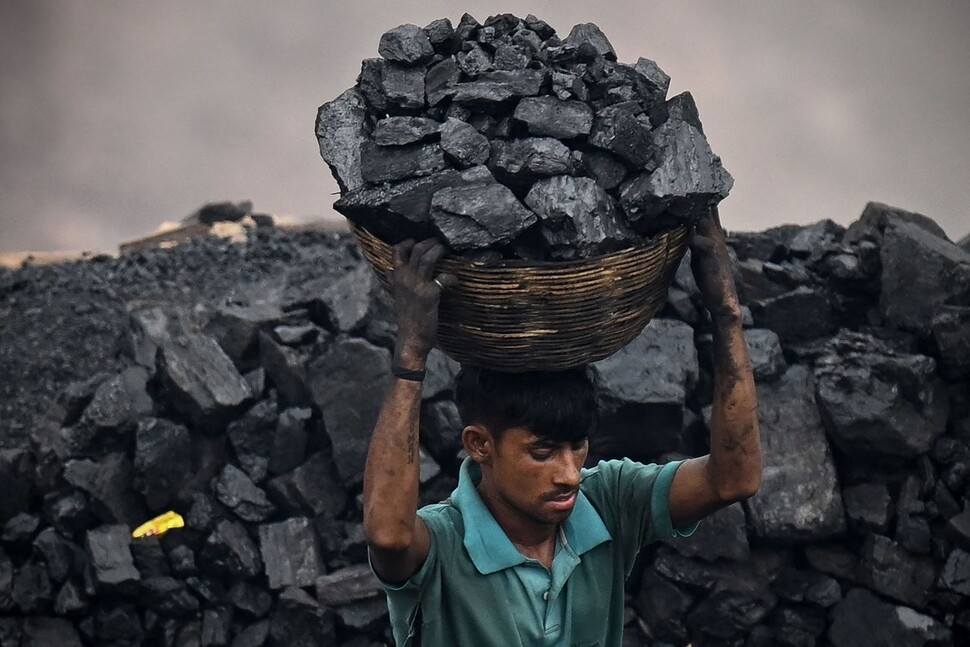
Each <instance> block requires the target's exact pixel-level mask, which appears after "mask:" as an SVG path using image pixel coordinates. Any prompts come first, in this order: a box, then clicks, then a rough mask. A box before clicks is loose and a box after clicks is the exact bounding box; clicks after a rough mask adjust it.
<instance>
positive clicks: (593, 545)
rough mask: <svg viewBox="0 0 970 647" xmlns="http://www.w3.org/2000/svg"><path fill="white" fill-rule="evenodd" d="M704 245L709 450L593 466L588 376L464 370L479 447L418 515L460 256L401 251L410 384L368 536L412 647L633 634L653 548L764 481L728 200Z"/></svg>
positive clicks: (389, 415)
mask: <svg viewBox="0 0 970 647" xmlns="http://www.w3.org/2000/svg"><path fill="white" fill-rule="evenodd" d="M690 245H691V253H692V270H693V273H694V276H695V279H696V281H697V285H698V288H699V289H700V291H701V294H702V296H703V298H704V303H705V305H706V306H707V309H708V310H709V311H710V314H711V320H712V328H713V336H714V398H713V411H712V417H711V443H710V445H711V451H710V454H708V455H706V456H702V457H699V458H692V459H688V460H685V461H674V462H671V463H668V464H666V465H663V466H658V465H642V464H640V463H635V462H633V461H630V460H628V459H625V460H622V461H605V462H600V463H599V465H597V466H596V467H594V468H592V469H588V470H587V469H583V464H584V463H585V460H586V455H587V452H588V443H587V435H588V433H589V431H590V429H591V428H592V426H593V424H594V422H595V401H594V400H593V391H592V385H591V384H590V381H589V379H588V378H587V374H586V370H585V369H575V370H572V371H565V372H561V373H549V374H529V375H519V376H516V375H511V374H501V373H495V372H491V371H483V370H478V369H474V368H468V367H466V368H463V369H462V372H461V373H460V374H459V376H458V378H457V380H456V395H455V398H456V403H457V404H458V406H459V412H460V413H461V416H462V422H463V424H464V425H465V427H464V430H463V432H462V442H463V444H464V447H465V450H466V451H467V452H468V456H469V457H468V458H467V459H466V460H465V461H464V463H463V464H462V467H461V474H460V477H459V485H458V488H457V489H456V490H455V492H454V494H453V495H452V496H451V498H450V499H449V500H448V501H446V502H444V503H442V504H438V505H433V506H427V507H425V508H422V509H421V510H420V511H419V510H418V509H417V505H418V414H419V409H420V404H421V384H420V380H421V378H422V377H423V371H424V366H425V361H426V358H427V355H428V353H429V352H430V350H431V348H432V347H433V345H434V342H435V337H436V333H437V315H438V301H439V297H440V293H441V291H442V290H443V289H447V288H448V287H449V286H451V285H454V284H455V278H454V277H453V276H450V275H446V274H441V275H438V276H437V277H435V276H434V267H435V264H436V263H437V262H438V260H439V259H440V258H441V256H442V255H443V254H444V249H443V247H442V246H441V245H440V244H438V243H436V242H435V241H433V240H426V241H422V242H419V243H417V244H415V243H414V242H413V241H406V242H404V243H401V244H400V245H398V246H396V247H395V248H394V273H393V292H394V301H395V309H396V313H397V318H398V326H399V329H398V339H397V346H396V349H395V353H394V373H395V375H396V376H397V379H396V380H395V381H394V383H393V385H392V387H391V389H390V393H388V395H387V398H386V401H385V403H384V406H383V408H382V410H381V414H380V416H379V418H378V421H377V425H376V427H375V429H374V435H373V438H372V440H371V446H370V451H369V454H368V457H367V466H366V469H365V472H364V530H365V533H366V536H367V542H368V546H369V548H370V560H371V565H372V567H373V569H374V572H375V573H376V574H377V576H378V577H379V578H380V579H381V580H382V581H383V583H384V585H385V587H386V589H387V591H388V604H389V608H390V612H391V623H392V627H393V632H394V638H395V640H396V641H397V643H398V644H399V645H413V644H419V642H420V644H423V645H424V646H425V647H429V646H437V645H449V646H452V645H469V646H474V647H485V646H490V645H495V646H502V647H507V646H510V645H515V646H519V645H521V646H523V647H525V646H532V645H579V646H587V645H601V646H607V645H620V642H621V640H622V628H623V593H624V590H623V586H624V582H625V579H626V577H627V576H628V575H629V572H630V569H631V568H632V565H633V561H634V559H635V557H636V554H637V552H638V551H639V550H640V549H641V548H642V547H643V546H644V545H646V544H647V543H649V542H650V541H652V540H654V539H658V538H662V537H675V536H686V535H689V534H690V533H691V532H693V529H694V527H695V524H696V523H697V522H698V521H699V520H700V519H702V518H704V517H706V516H707V515H709V514H711V513H712V512H714V511H716V510H718V509H720V508H722V507H724V506H727V505H730V504H731V503H734V502H736V501H741V500H743V499H746V498H748V497H750V496H752V495H753V494H754V493H755V492H756V491H757V489H758V485H759V483H760V480H761V444H760V437H759V430H758V418H757V401H756V395H755V387H754V379H753V376H752V373H751V367H750V362H749V360H748V355H747V348H746V346H745V342H744V336H743V334H742V331H741V310H740V305H739V303H738V298H737V293H736V290H735V286H734V280H733V277H732V273H731V264H730V259H729V257H728V253H727V247H726V245H725V242H724V231H723V229H722V228H721V225H720V221H719V219H718V215H717V211H716V210H711V212H710V213H709V214H707V215H705V216H704V217H703V218H702V219H701V220H700V221H699V223H698V225H697V227H696V231H695V233H694V235H693V237H692V239H691V243H690ZM644 433H649V429H645V430H644Z"/></svg>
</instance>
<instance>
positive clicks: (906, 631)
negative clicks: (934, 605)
mask: <svg viewBox="0 0 970 647" xmlns="http://www.w3.org/2000/svg"><path fill="white" fill-rule="evenodd" d="M828 638H829V640H830V641H831V642H832V644H833V645H835V647H862V645H899V646H900V647H902V646H903V645H907V646H909V645H912V646H913V647H917V646H922V645H930V644H948V643H949V642H950V639H951V633H950V630H949V629H947V628H946V627H945V626H944V625H943V624H942V623H940V622H939V621H938V620H936V619H935V618H932V617H931V616H928V615H924V614H922V613H919V612H917V611H914V610H913V609H911V608H908V607H901V606H896V605H893V604H889V603H887V602H884V601H882V600H880V599H879V598H878V597H876V596H875V595H873V594H872V593H870V592H869V591H867V590H865V589H852V590H851V591H849V593H848V595H846V596H845V599H844V600H843V601H842V602H840V603H839V604H837V605H836V606H835V607H834V609H833V612H832V625H831V627H830V628H829V632H828Z"/></svg>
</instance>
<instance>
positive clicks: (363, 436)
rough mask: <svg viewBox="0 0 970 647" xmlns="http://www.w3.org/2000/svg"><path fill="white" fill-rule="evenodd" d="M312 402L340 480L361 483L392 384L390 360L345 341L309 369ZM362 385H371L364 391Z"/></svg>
mask: <svg viewBox="0 0 970 647" xmlns="http://www.w3.org/2000/svg"><path fill="white" fill-rule="evenodd" d="M308 371H309V373H310V378H309V383H310V389H311V391H312V393H313V400H314V403H315V404H316V405H317V406H318V407H319V408H320V411H321V412H322V413H323V423H324V426H325V427H326V430H327V434H328V435H329V437H330V440H331V442H332V443H333V452H334V461H335V463H336V465H337V472H338V474H339V475H340V478H341V479H342V480H343V481H344V482H345V483H347V484H348V485H349V484H358V483H360V482H361V479H362V475H363V471H364V462H365V460H366V458H367V449H368V447H369V445H370V437H371V432H372V431H373V430H374V425H375V424H376V423H377V416H378V414H379V413H380V409H381V405H382V403H383V400H384V394H385V392H386V391H387V389H388V388H389V387H390V383H391V356H390V353H389V352H388V351H386V350H385V349H383V348H377V347H375V346H372V345H371V344H368V343H367V342H366V341H363V340H361V339H341V340H337V341H336V342H335V343H334V345H333V346H332V347H331V348H330V349H329V350H328V351H327V352H326V353H325V354H324V355H322V356H321V357H320V358H318V359H317V360H314V362H313V363H312V364H311V365H310V366H309V368H308ZM359 384H368V385H369V388H367V389H365V390H361V389H360V388H359V387H358V385H359Z"/></svg>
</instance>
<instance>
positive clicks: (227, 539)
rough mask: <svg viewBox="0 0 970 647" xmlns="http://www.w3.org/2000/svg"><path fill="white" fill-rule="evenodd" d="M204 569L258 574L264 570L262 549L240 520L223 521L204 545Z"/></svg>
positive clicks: (247, 575)
mask: <svg viewBox="0 0 970 647" xmlns="http://www.w3.org/2000/svg"><path fill="white" fill-rule="evenodd" d="M202 563H203V564H204V568H206V569H212V570H213V571H215V572H217V573H222V574H225V575H229V576H233V577H256V576H257V575H259V574H260V573H262V572H263V563H262V560H261V559H260V556H259V551H258V550H257V548H256V545H255V544H254V543H253V540H252V539H250V537H249V534H248V533H247V532H246V528H245V527H244V526H243V525H242V524H240V523H239V522H238V521H229V520H222V521H220V522H219V523H217V524H216V527H215V530H213V531H212V533H210V534H209V536H208V537H207V538H206V540H205V546H204V547H203V548H202Z"/></svg>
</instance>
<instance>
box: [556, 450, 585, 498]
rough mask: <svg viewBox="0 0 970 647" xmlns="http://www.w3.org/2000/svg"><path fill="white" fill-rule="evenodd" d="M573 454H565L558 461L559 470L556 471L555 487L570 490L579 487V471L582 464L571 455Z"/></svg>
mask: <svg viewBox="0 0 970 647" xmlns="http://www.w3.org/2000/svg"><path fill="white" fill-rule="evenodd" d="M573 454H574V452H566V456H563V457H562V459H560V461H559V465H558V467H559V469H557V470H556V487H562V488H567V487H568V488H572V489H576V488H578V487H579V470H580V469H582V467H583V464H582V462H581V461H580V460H579V459H578V458H577V457H576V456H574V455H573Z"/></svg>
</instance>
